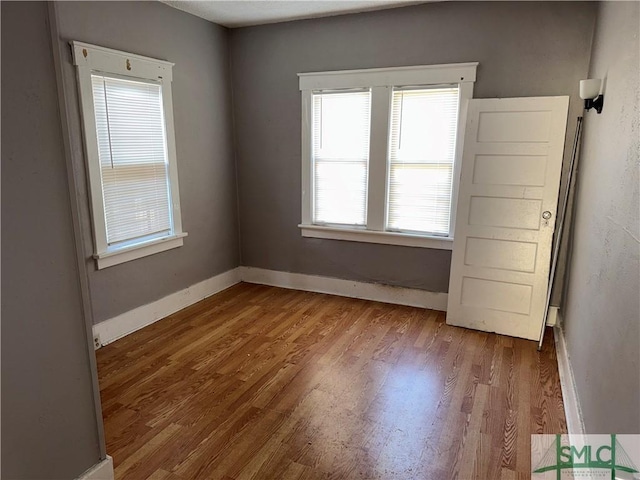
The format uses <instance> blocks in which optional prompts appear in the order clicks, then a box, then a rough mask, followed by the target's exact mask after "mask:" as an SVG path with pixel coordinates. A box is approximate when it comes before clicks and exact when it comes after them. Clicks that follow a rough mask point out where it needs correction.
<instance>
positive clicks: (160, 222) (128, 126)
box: [73, 42, 186, 268]
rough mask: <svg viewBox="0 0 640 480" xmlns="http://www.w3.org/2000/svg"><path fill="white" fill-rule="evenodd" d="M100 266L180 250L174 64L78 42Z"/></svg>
mask: <svg viewBox="0 0 640 480" xmlns="http://www.w3.org/2000/svg"><path fill="white" fill-rule="evenodd" d="M73 52H74V64H75V65H76V66H77V69H78V83H79V90H80V100H81V107H82V117H83V123H84V137H85V147H86V148H85V150H86V159H87V169H88V173H89V184H90V193H91V211H92V220H93V234H94V245H95V251H94V257H95V259H96V261H97V264H98V268H105V267H108V266H111V265H116V264H118V263H122V262H126V261H129V260H133V259H135V258H140V257H142V256H146V255H151V254H154V253H158V252H161V251H164V250H168V249H170V248H175V247H179V246H181V245H182V242H183V237H184V236H185V235H186V234H185V233H184V232H182V222H181V217H180V201H179V192H178V175H177V166H176V153H175V141H174V132H173V112H172V103H171V98H172V97H171V78H172V75H171V74H172V66H173V64H171V63H168V62H164V61H161V60H155V59H150V58H146V57H140V56H137V55H131V54H127V53H124V52H118V51H115V50H109V49H105V48H101V47H96V46H93V45H87V44H83V43H78V42H73Z"/></svg>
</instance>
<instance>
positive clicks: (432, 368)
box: [97, 284, 566, 480]
mask: <svg viewBox="0 0 640 480" xmlns="http://www.w3.org/2000/svg"><path fill="white" fill-rule="evenodd" d="M546 335H547V338H546V340H545V341H546V343H545V347H544V348H543V350H542V351H541V352H537V350H536V344H535V343H534V342H527V341H524V340H518V339H512V338H508V337H502V336H499V335H495V334H489V333H482V332H475V331H471V330H465V329H461V328H457V327H451V326H448V325H446V323H445V315H444V313H443V312H435V311H430V310H424V309H420V308H412V307H404V306H397V305H389V304H384V303H379V302H370V301H365V300H357V299H352V298H342V297H336V296H331V295H325V294H318V293H308V292H300V291H295V290H285V289H279V288H274V287H267V286H262V285H251V284H239V285H235V286H233V287H231V288H229V289H227V290H225V291H223V292H221V293H220V294H218V295H214V296H212V297H209V298H207V299H205V300H203V301H202V302H199V303H197V304H195V305H192V306H190V307H188V308H186V309H184V310H182V311H180V312H177V313H175V314H173V315H171V316H169V317H167V318H166V319H163V320H161V321H159V322H156V323H154V324H153V325H150V326H149V327H147V328H144V329H142V330H140V331H138V332H135V333H133V334H131V335H129V336H127V337H125V338H123V339H121V340H118V341H116V342H114V343H112V344H110V345H108V346H106V347H103V348H101V349H100V350H98V351H97V360H98V367H99V379H100V386H101V395H102V401H103V415H104V420H105V437H106V442H107V452H108V453H109V454H110V455H112V456H113V458H114V464H115V471H116V478H118V479H119V480H122V479H131V480H145V479H150V480H195V479H216V480H270V479H297V480H301V479H310V480H350V479H367V480H368V479H380V480H405V479H406V480H447V479H452V480H453V479H456V480H467V479H478V480H493V479H500V478H505V479H511V478H513V479H519V478H528V475H529V473H528V472H529V469H530V459H529V454H530V452H529V449H530V434H531V433H564V432H566V420H565V417H564V410H563V405H562V395H561V393H560V386H559V376H558V371H557V363H556V357H555V349H554V345H553V339H552V338H551V337H549V332H547V333H546Z"/></svg>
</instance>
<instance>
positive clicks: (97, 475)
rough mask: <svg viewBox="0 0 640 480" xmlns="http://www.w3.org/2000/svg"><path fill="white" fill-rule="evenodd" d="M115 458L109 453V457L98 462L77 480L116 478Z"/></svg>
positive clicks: (112, 479)
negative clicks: (114, 470) (114, 469)
mask: <svg viewBox="0 0 640 480" xmlns="http://www.w3.org/2000/svg"><path fill="white" fill-rule="evenodd" d="M114 478H115V475H114V472H113V459H112V458H111V457H110V456H109V455H107V458H105V459H104V460H102V461H101V462H99V463H96V464H95V465H94V466H93V467H91V468H90V469H89V470H87V471H86V472H84V473H83V474H82V475H80V476H79V477H78V479H77V480H114Z"/></svg>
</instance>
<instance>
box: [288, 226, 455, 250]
mask: <svg viewBox="0 0 640 480" xmlns="http://www.w3.org/2000/svg"><path fill="white" fill-rule="evenodd" d="M298 227H299V228H300V230H301V231H302V236H303V237H310V238H328V239H333V240H351V241H354V242H364V243H384V244H387V245H403V246H406V247H422V248H437V249H441V250H451V249H452V248H453V238H451V237H435V236H428V235H410V234H407V233H397V232H385V231H373V230H365V229H361V230H355V229H351V228H341V227H325V226H323V225H298Z"/></svg>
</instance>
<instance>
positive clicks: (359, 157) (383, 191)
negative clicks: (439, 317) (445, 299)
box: [299, 63, 477, 249]
mask: <svg viewBox="0 0 640 480" xmlns="http://www.w3.org/2000/svg"><path fill="white" fill-rule="evenodd" d="M476 67H477V63H466V64H450V65H435V66H417V67H399V68H384V69H369V70H350V71H339V72H320V73H305V74H300V75H299V77H300V90H301V91H302V118H303V128H302V160H303V164H302V174H303V178H302V185H303V187H302V223H301V224H300V228H301V229H302V234H303V236H308V237H317V238H333V239H340V240H353V241H361V242H373V243H390V244H397V245H408V246H419V247H430V248H443V249H451V246H452V240H453V225H454V217H455V199H456V189H457V177H458V168H459V162H460V157H461V151H462V138H463V133H464V132H463V131H462V130H463V128H462V127H463V126H464V118H463V117H464V113H463V112H464V106H465V100H466V99H469V98H471V97H472V93H473V83H474V81H475V75H476Z"/></svg>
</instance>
